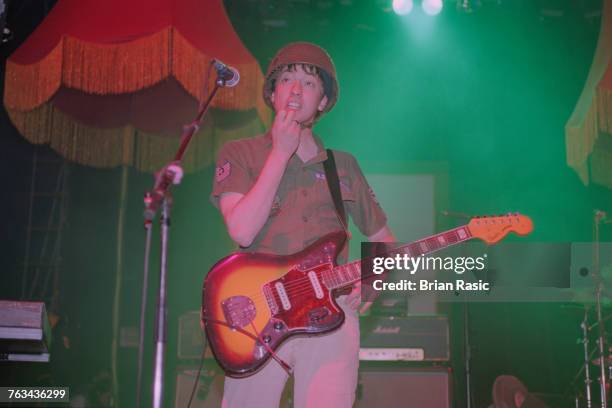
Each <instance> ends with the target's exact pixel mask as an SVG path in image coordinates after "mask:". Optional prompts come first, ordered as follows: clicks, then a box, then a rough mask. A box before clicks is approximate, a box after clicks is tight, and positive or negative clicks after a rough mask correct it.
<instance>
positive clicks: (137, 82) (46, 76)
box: [4, 27, 271, 123]
mask: <svg viewBox="0 0 612 408" xmlns="http://www.w3.org/2000/svg"><path fill="white" fill-rule="evenodd" d="M211 59H212V56H209V55H205V54H203V53H202V52H200V50H198V49H197V48H195V47H193V46H192V45H191V44H190V43H189V42H188V41H187V39H186V38H185V37H183V36H182V35H181V34H180V33H179V32H178V30H176V29H175V28H173V27H167V28H165V29H163V30H162V31H160V32H158V33H155V34H152V35H150V36H148V37H145V38H140V39H138V40H135V41H132V42H129V43H122V44H109V45H106V44H105V45H100V44H94V43H90V42H86V41H82V40H79V39H76V38H72V37H67V36H66V37H63V38H62V40H61V41H60V43H59V44H58V45H57V46H56V47H55V48H54V49H53V50H52V51H51V52H50V53H49V55H47V56H46V57H45V58H43V59H42V60H40V61H39V62H37V63H35V64H31V65H19V64H16V63H14V62H12V61H11V60H10V59H9V60H8V61H7V65H6V84H5V93H4V103H5V106H6V107H7V108H8V109H13V110H18V111H22V112H24V111H29V110H32V109H35V108H38V107H40V106H41V105H43V104H44V103H47V102H48V101H49V100H50V99H51V98H52V97H53V95H54V94H55V93H56V92H57V90H58V89H59V88H60V87H61V86H64V87H68V88H73V89H77V90H80V91H83V92H87V93H92V94H97V95H112V94H121V93H130V92H135V91H139V90H142V89H144V88H147V87H150V86H152V85H155V84H156V83H158V82H160V81H163V80H165V79H167V78H168V77H169V76H170V75H172V76H174V77H175V78H176V79H177V80H178V81H179V82H180V83H181V84H182V85H183V87H184V88H185V90H186V91H187V92H188V93H189V94H191V95H193V96H194V97H195V98H197V99H198V100H202V98H203V97H204V95H203V90H204V86H203V85H204V76H205V73H206V70H207V67H208V64H209V63H210V61H211ZM228 63H229V62H228ZM236 68H237V69H238V70H239V71H240V75H241V81H240V83H239V84H238V85H237V86H236V87H234V88H227V89H223V90H222V92H219V93H218V94H217V97H216V98H215V99H214V100H213V103H212V106H213V107H217V108H221V109H227V110H249V109H253V108H255V109H257V111H258V113H259V115H260V117H261V119H262V121H263V122H264V123H269V122H270V117H271V112H270V110H269V109H268V108H267V106H266V105H265V103H264V102H263V100H262V98H261V90H262V86H263V81H264V78H263V75H262V73H261V70H260V68H259V65H258V64H257V62H256V61H253V62H252V63H247V64H238V65H237V66H236ZM211 77H212V78H211V79H210V81H211V83H210V84H209V85H210V88H209V89H212V85H213V84H214V78H215V74H214V72H213V73H212V75H211Z"/></svg>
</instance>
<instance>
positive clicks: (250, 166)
mask: <svg viewBox="0 0 612 408" xmlns="http://www.w3.org/2000/svg"><path fill="white" fill-rule="evenodd" d="M315 142H316V143H317V146H318V148H319V152H318V154H317V155H316V156H315V157H313V158H312V159H311V160H309V161H308V162H307V163H303V162H302V161H301V159H300V158H299V157H298V156H297V155H295V154H294V155H293V156H292V157H291V159H290V160H289V163H288V165H287V168H286V170H285V173H284V175H283V177H282V179H281V182H280V185H279V187H278V191H277V192H276V196H275V197H274V202H273V204H272V208H271V210H270V214H269V216H268V220H267V221H266V223H265V225H264V226H263V228H262V229H261V231H260V232H259V234H257V236H256V237H255V239H254V241H253V243H252V244H251V246H249V247H248V248H242V249H241V250H243V251H254V252H265V253H274V254H278V255H288V254H292V253H295V252H298V251H300V250H302V249H304V248H305V247H307V246H308V245H310V244H312V243H313V242H315V241H316V240H317V239H319V238H321V237H322V236H323V235H325V234H327V233H330V232H334V231H339V230H343V227H342V224H341V223H340V220H339V218H338V215H337V213H336V209H335V207H334V202H333V199H332V197H331V194H330V192H329V187H328V186H327V180H326V179H325V170H324V169H323V162H324V161H325V160H326V159H327V152H326V151H325V148H324V147H323V144H322V143H321V140H320V139H319V138H318V137H316V136H315ZM271 150H272V136H271V134H270V133H266V134H264V135H260V136H256V137H252V138H247V139H241V140H236V141H232V142H229V143H227V144H225V145H224V146H223V147H222V149H221V151H220V152H219V155H218V159H217V169H216V174H215V180H214V181H213V190H212V193H211V201H212V202H213V204H214V205H215V206H217V207H218V206H219V196H220V195H221V194H222V193H226V192H235V193H241V194H246V193H247V192H248V191H249V190H250V189H251V187H252V186H253V185H254V184H255V181H256V180H257V177H258V176H259V174H260V173H261V170H262V168H263V166H264V164H265V162H266V159H267V157H268V155H269V154H270V151H271ZM334 158H335V160H336V167H337V171H338V177H339V179H340V191H341V194H342V200H343V201H344V205H345V208H346V211H347V213H348V214H349V215H350V216H351V218H352V219H353V222H354V223H355V225H356V226H357V227H358V228H359V230H360V231H361V232H362V233H363V234H364V235H366V236H370V235H372V234H374V233H376V232H378V231H380V229H381V228H382V227H384V226H385V225H386V223H387V217H386V216H385V213H384V212H383V210H382V209H381V208H380V205H379V204H378V201H377V200H376V197H375V196H374V193H373V191H372V189H371V188H370V186H369V185H368V183H367V181H366V179H365V177H364V175H363V173H362V172H361V169H360V168H359V165H358V164H357V161H356V160H355V158H354V157H353V156H352V155H350V154H348V153H345V152H340V151H335V150H334ZM345 254H346V252H345ZM345 254H343V255H345ZM341 258H344V259H342V260H339V261H340V263H342V262H343V261H345V260H346V257H345V256H341Z"/></svg>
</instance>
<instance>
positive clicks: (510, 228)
mask: <svg viewBox="0 0 612 408" xmlns="http://www.w3.org/2000/svg"><path fill="white" fill-rule="evenodd" d="M468 228H469V230H470V233H471V234H472V236H473V237H475V238H480V239H481V240H483V241H485V242H486V243H487V244H495V243H497V242H499V241H501V240H502V239H504V238H505V237H506V235H508V234H509V233H511V232H514V233H515V234H518V235H527V234H529V233H530V232H531V231H533V222H532V221H531V218H529V217H528V216H526V215H521V214H518V213H515V214H507V215H499V216H484V217H475V218H472V219H471V220H470V222H469V223H468Z"/></svg>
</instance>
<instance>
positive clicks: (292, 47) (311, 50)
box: [263, 42, 338, 112]
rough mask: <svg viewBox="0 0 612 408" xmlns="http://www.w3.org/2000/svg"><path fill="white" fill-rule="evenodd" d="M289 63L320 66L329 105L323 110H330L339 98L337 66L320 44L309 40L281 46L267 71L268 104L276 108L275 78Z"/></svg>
mask: <svg viewBox="0 0 612 408" xmlns="http://www.w3.org/2000/svg"><path fill="white" fill-rule="evenodd" d="M289 64H307V65H314V66H315V67H317V68H319V72H320V74H321V78H322V80H323V91H324V92H325V95H326V96H327V105H326V106H325V108H324V109H323V112H329V111H330V110H331V109H332V108H333V107H334V105H335V104H336V101H337V100H338V80H337V79H336V68H335V67H334V63H333V61H332V60H331V57H330V56H329V54H327V52H326V51H325V50H324V49H323V48H321V47H319V46H318V45H315V44H312V43H308V42H294V43H291V44H288V45H286V46H285V47H283V48H281V49H280V50H279V51H278V52H277V53H276V55H275V56H274V58H273V59H272V62H270V65H269V66H268V71H267V72H266V80H265V82H264V88H263V97H264V100H265V102H266V104H267V105H268V106H269V107H270V108H272V109H274V104H273V103H272V100H271V99H270V96H271V95H272V93H273V92H274V86H275V84H274V80H275V78H276V74H277V73H278V71H279V70H281V69H283V67H285V66H287V65H289Z"/></svg>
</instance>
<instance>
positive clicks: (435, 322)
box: [359, 316, 450, 361]
mask: <svg viewBox="0 0 612 408" xmlns="http://www.w3.org/2000/svg"><path fill="white" fill-rule="evenodd" d="M360 324H361V326H360V328H361V346H360V349H359V359H360V360H362V361H448V360H449V359H450V347H449V333H448V318H447V317H445V316H409V317H375V316H368V317H365V318H362V319H361V322H360Z"/></svg>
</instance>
